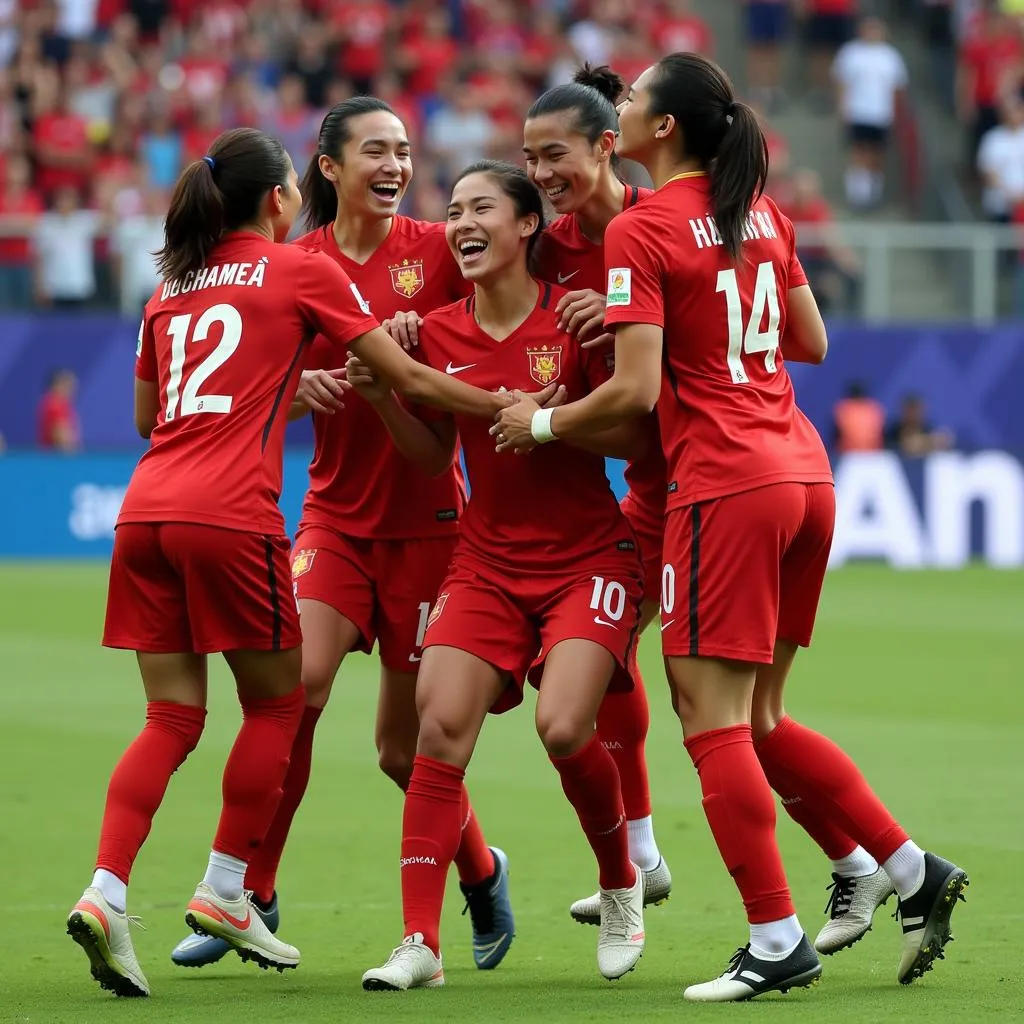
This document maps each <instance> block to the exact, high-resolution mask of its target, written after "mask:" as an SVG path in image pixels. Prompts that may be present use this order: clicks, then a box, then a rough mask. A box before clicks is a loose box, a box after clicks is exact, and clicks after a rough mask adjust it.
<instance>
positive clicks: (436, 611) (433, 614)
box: [427, 594, 448, 629]
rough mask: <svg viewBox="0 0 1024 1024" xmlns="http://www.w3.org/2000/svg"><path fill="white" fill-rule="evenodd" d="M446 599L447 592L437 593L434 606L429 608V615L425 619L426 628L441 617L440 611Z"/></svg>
mask: <svg viewBox="0 0 1024 1024" xmlns="http://www.w3.org/2000/svg"><path fill="white" fill-rule="evenodd" d="M447 601H448V595H447V594H438V595H437V600H436V601H435V602H434V607H433V608H431V609H430V617H429V618H428V619H427V629H430V627H431V626H432V625H433V624H434V623H435V622H437V620H438V619H439V618H441V612H443V611H444V606H445V603H446V602H447Z"/></svg>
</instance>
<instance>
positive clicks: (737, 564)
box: [493, 54, 967, 1001]
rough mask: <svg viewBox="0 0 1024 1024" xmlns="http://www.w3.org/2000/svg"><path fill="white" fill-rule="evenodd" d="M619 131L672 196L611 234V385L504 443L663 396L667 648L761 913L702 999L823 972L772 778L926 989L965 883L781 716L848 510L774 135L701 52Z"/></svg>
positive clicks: (669, 68) (665, 76) (613, 420)
mask: <svg viewBox="0 0 1024 1024" xmlns="http://www.w3.org/2000/svg"><path fill="white" fill-rule="evenodd" d="M619 127H620V135H619V140H618V143H617V151H618V152H619V153H620V154H621V155H622V156H624V157H630V158H632V159H634V160H638V161H639V162H640V163H642V164H643V165H644V166H645V167H646V168H647V170H648V172H649V173H650V175H651V178H652V179H653V181H654V183H655V185H656V186H657V191H656V192H655V194H654V195H653V196H651V197H650V198H649V199H647V200H646V201H645V202H643V203H641V204H640V205H639V206H637V207H635V208H633V209H631V210H628V211H626V212H625V213H624V214H622V215H621V216H620V217H618V218H616V219H615V220H614V221H613V222H612V224H611V225H610V227H609V229H608V232H607V235H606V237H605V247H606V259H607V263H608V296H607V312H606V316H605V323H606V324H607V325H609V326H612V325H614V328H615V355H616V362H615V373H614V376H613V378H612V380H611V381H609V382H608V383H607V384H605V385H604V386H602V387H600V388H598V389H597V390H596V391H595V392H593V393H592V394H591V395H589V396H587V397H586V398H584V399H582V400H581V401H579V402H576V403H571V404H568V405H565V406H563V407H561V408H557V409H543V410H538V409H537V407H536V405H535V404H534V403H532V402H531V401H529V400H526V401H522V402H520V403H518V404H517V405H514V406H512V407H511V408H510V409H507V410H505V411H504V412H503V413H502V414H500V415H499V418H498V421H497V423H496V424H495V426H494V428H493V432H494V433H495V434H496V435H497V437H498V439H499V447H500V448H502V449H504V448H513V449H516V450H528V449H529V448H531V447H532V446H533V445H535V444H537V443H542V442H546V441H550V440H552V439H553V438H555V437H558V438H563V439H566V440H571V439H573V438H575V437H580V436H585V435H587V434H589V433H591V432H592V431H594V430H597V429H601V428H606V427H611V426H614V425H615V424H618V423H621V422H622V421H623V420H626V419H629V418H631V417H635V416H637V415H641V414H646V412H647V411H649V410H650V409H651V408H652V407H653V406H654V405H655V403H656V402H658V400H659V394H660V403H659V406H658V412H659V419H660V423H661V432H662V438H663V443H664V448H665V454H666V458H667V461H668V467H669V485H668V495H669V497H668V515H667V518H666V526H665V547H664V559H665V568H664V577H663V587H662V607H661V620H662V621H661V631H662V642H663V647H664V652H665V656H666V664H667V667H668V672H669V676H670V679H671V684H672V688H673V697H674V703H675V706H676V709H677V711H678V713H679V716H680V719H681V721H682V725H683V733H684V736H685V743H686V748H687V750H688V751H689V753H690V756H691V757H692V759H693V762H694V764H695V766H696V768H697V771H698V774H699V775H700V781H701V788H702V790H703V793H704V810H705V813H706V815H707V818H708V822H709V824H710V826H711V829H712V832H713V833H714V835H715V840H716V841H717V843H718V847H719V850H720V851H721V854H722V858H723V860H724V861H725V863H726V866H727V867H728V869H729V872H730V874H731V875H732V876H733V878H734V879H735V881H736V884H737V886H738V888H739V890H740V892H741V894H742V896H743V901H744V904H745V906H746V910H747V916H748V919H749V921H750V942H749V944H748V945H746V946H745V947H744V948H743V949H741V950H739V951H738V953H737V954H736V956H735V957H734V958H733V960H732V962H731V963H730V966H729V968H728V969H727V970H726V972H725V973H724V974H723V975H722V976H721V977H720V978H717V979H715V980H713V981H710V982H707V983H704V984H700V985H693V986H691V987H690V988H688V989H687V990H686V992H685V995H686V998H688V999H692V1000H698V1001H726V1000H737V999H749V998H750V997H752V996H756V995H759V994H760V993H762V992H767V991H770V990H773V989H788V988H792V987H794V986H800V985H807V984H809V983H811V982H813V981H814V979H816V978H817V977H818V975H819V974H820V972H821V965H820V963H819V961H818V958H817V956H816V955H815V952H814V950H813V949H812V948H811V946H810V943H808V941H807V938H806V936H804V934H803V931H802V929H801V928H800V925H799V923H798V921H797V918H796V915H795V913H794V910H793V904H792V901H791V899H790V895H789V890H788V887H787V885H786V879H785V875H784V872H783V869H782V862H781V859H780V857H779V851H778V847H777V845H776V842H775V806H774V802H773V800H772V795H771V790H770V788H769V783H768V780H770V781H771V783H772V785H774V787H775V788H776V789H777V791H778V792H779V793H780V795H782V796H783V797H784V798H786V799H798V800H799V801H801V803H803V804H804V805H805V811H806V812H808V813H813V814H814V816H816V818H817V819H818V820H819V821H825V822H828V821H831V822H834V823H836V824H837V825H838V826H839V827H841V828H842V830H843V831H844V832H845V833H846V834H847V835H849V836H850V837H852V838H853V839H854V840H855V841H856V842H859V843H860V845H861V846H862V847H864V849H865V850H867V851H868V853H869V854H870V855H871V856H872V857H874V858H875V860H876V861H877V862H878V863H880V864H882V865H883V866H884V868H885V871H886V873H887V874H888V876H889V877H890V878H891V879H892V881H893V884H894V885H895V887H896V890H897V892H898V894H899V900H900V915H901V917H902V924H903V953H902V957H901V959H900V964H899V968H898V978H899V980H900V981H901V982H903V983H909V982H910V981H912V980H913V979H914V978H915V977H919V976H920V975H921V974H922V973H923V972H924V971H925V970H926V969H927V968H928V967H929V966H930V965H931V964H932V961H933V960H934V959H935V958H936V957H937V956H939V954H940V953H941V950H942V947H943V945H944V944H945V942H946V940H947V938H948V936H949V919H950V914H951V912H952V909H953V906H954V905H955V902H956V898H957V896H958V895H960V893H961V890H962V889H963V887H964V886H965V885H966V884H967V878H966V875H965V874H964V872H963V871H962V870H961V869H960V868H958V867H956V866H955V865H954V864H951V863H949V862H948V861H945V860H943V859H941V858H939V857H936V856H935V855H934V854H931V853H925V852H923V851H922V850H920V849H919V848H918V847H917V846H916V845H915V844H914V843H913V842H912V841H911V840H910V839H908V837H907V834H906V833H905V832H904V831H903V830H902V829H901V828H900V826H899V825H898V824H897V823H896V821H895V820H893V818H892V816H891V815H890V814H889V812H888V811H887V810H886V808H885V807H884V806H883V805H882V803H881V801H880V800H879V799H878V798H877V797H876V796H875V794H874V793H873V792H872V791H871V789H870V787H869V786H868V784H867V782H866V781H865V780H864V778H863V776H862V775H861V774H860V772H859V771H858V770H857V768H856V766H855V765H854V764H853V762H852V761H851V760H850V759H849V758H848V757H847V756H846V755H845V754H844V753H843V752H842V751H841V750H840V749H839V748H838V747H836V746H835V744H833V743H832V742H831V741H830V740H828V739H826V738H825V737H823V736H821V735H819V734H818V733H816V732H813V731H812V730H810V729H807V728H806V727H804V726H802V725H798V724H797V723H796V722H794V721H793V720H792V719H791V718H789V717H787V716H786V714H785V712H784V710H783V688H784V685H785V681H786V676H787V675H788V672H789V669H790V666H791V665H792V663H793V659H794V656H795V654H796V650H797V647H800V646H807V644H808V643H809V642H810V638H811V631H812V627H813V624H814V617H815V613H816V610H817V605H818V597H819V594H820V591H821V586H822V582H823V578H824V574H825V567H826V562H827V559H828V552H829V547H830V544H831V539H832V528H833V521H834V517H835V499H834V493H833V488H832V480H831V474H830V471H829V465H828V460H827V458H826V456H825V451H824V447H823V445H822V443H821V440H820V439H819V437H818V436H817V434H816V432H815V430H814V428H813V427H812V426H811V424H810V422H809V421H808V420H807V419H806V417H804V415H803V414H802V413H801V412H800V411H799V409H797V407H796V404H795V401H794V397H793V388H792V383H791V381H790V379H789V375H788V374H787V372H786V370H785V367H784V365H783V359H782V356H783V353H784V354H785V356H786V357H787V358H790V359H797V360H805V361H809V362H820V361H821V360H822V359H823V358H824V356H825V351H826V347H827V340H826V335H825V329H824V325H823V324H822V321H821V317H820V315H819V314H818V310H817V306H816V304H815V302H814V297H813V296H812V294H811V291H810V289H809V288H808V287H807V281H806V278H805V276H804V274H803V271H802V270H801V268H800V264H799V262H798V260H797V259H796V255H795V246H794V240H793V230H792V225H791V224H789V222H788V221H786V220H785V218H784V217H782V215H781V214H780V213H779V211H778V209H777V207H776V206H775V204H774V203H772V202H771V200H769V199H766V198H764V197H763V196H762V194H761V193H762V189H763V187H764V180H765V175H766V172H767V152H766V146H765V141H764V136H763V135H762V133H761V129H760V126H759V125H758V122H757V119H756V117H755V115H754V112H753V111H752V110H751V109H750V108H749V107H747V106H745V105H744V104H742V103H737V102H736V101H735V99H734V97H733V92H732V87H731V85H730V83H729V81H728V78H727V77H726V76H725V74H724V73H723V72H722V71H721V69H720V68H718V67H717V66H716V65H715V64H713V63H711V62H710V61H708V60H706V59H704V58H702V57H698V56H696V55H694V54H672V55H670V56H668V57H665V58H663V59H662V60H661V61H659V62H658V63H657V64H656V65H654V66H653V67H651V68H649V69H647V70H646V71H645V72H644V73H643V74H642V75H641V76H640V77H639V78H638V79H637V81H636V82H635V83H634V85H633V87H632V88H631V89H630V92H629V96H628V98H627V99H626V101H625V102H624V103H623V104H622V105H621V106H620V108H619ZM663 349H664V353H663ZM663 360H664V361H663ZM662 366H664V378H665V380H664V387H663V386H662ZM502 437H504V439H505V440H504V442H502V441H501V438H502ZM759 759H760V760H759ZM766 776H767V779H766Z"/></svg>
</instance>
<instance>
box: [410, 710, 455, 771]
mask: <svg viewBox="0 0 1024 1024" xmlns="http://www.w3.org/2000/svg"><path fill="white" fill-rule="evenodd" d="M462 739H463V737H462V735H461V730H460V729H459V727H458V725H457V724H456V723H454V722H452V721H450V720H448V719H446V718H444V717H443V716H441V715H436V714H433V713H432V712H431V711H430V710H429V709H427V708H424V709H423V710H422V711H421V712H420V732H419V737H418V739H417V741H416V752H417V753H418V754H422V755H423V757H430V758H433V759H434V760H435V761H444V762H445V763H446V764H460V763H464V761H465V760H466V759H465V758H464V756H463V751H462V748H463V746H464V745H465V744H464V743H463V742H462Z"/></svg>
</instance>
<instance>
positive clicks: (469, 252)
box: [459, 238, 487, 264]
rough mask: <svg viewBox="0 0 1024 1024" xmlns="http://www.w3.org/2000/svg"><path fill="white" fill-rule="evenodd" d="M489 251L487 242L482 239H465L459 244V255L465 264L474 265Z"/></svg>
mask: <svg viewBox="0 0 1024 1024" xmlns="http://www.w3.org/2000/svg"><path fill="white" fill-rule="evenodd" d="M486 251H487V242H485V241H483V240H482V239H480V238H464V239H463V240H462V241H461V242H459V255H460V256H461V257H462V262H463V264H467V263H473V262H475V261H476V260H478V259H480V257H481V256H483V254H484V253H485V252H486Z"/></svg>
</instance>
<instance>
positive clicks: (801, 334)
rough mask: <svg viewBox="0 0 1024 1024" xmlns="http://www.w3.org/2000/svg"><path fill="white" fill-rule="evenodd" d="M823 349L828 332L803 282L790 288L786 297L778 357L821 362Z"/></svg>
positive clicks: (792, 360) (810, 292)
mask: <svg viewBox="0 0 1024 1024" xmlns="http://www.w3.org/2000/svg"><path fill="white" fill-rule="evenodd" d="M827 352H828V332H827V331H826V330H825V321H824V320H822V318H821V312H820V311H819V310H818V303H817V302H816V301H815V298H814V293H813V292H812V291H811V289H810V287H809V286H808V285H806V284H803V285H799V286H798V287H796V288H790V289H789V292H788V296H787V299H786V330H785V332H784V333H783V335H782V358H783V359H787V360H790V361H791V362H795V363H821V362H824V360H825V355H826V353H827Z"/></svg>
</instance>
